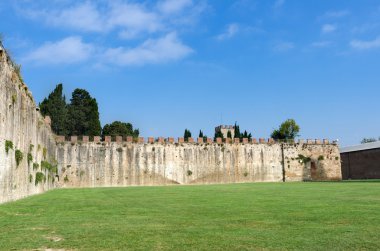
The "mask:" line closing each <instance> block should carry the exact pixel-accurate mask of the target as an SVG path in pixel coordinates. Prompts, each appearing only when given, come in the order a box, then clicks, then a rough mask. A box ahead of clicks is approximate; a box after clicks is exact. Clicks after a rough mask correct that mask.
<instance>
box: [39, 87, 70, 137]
mask: <svg viewBox="0 0 380 251" xmlns="http://www.w3.org/2000/svg"><path fill="white" fill-rule="evenodd" d="M40 110H41V114H42V115H43V116H50V118H51V129H52V130H53V132H55V133H56V134H58V135H67V133H68V131H67V106H66V98H65V96H64V95H63V86H62V84H59V85H57V86H56V87H55V89H54V90H53V92H51V93H50V94H49V96H48V97H47V98H45V99H44V100H43V101H42V103H40Z"/></svg>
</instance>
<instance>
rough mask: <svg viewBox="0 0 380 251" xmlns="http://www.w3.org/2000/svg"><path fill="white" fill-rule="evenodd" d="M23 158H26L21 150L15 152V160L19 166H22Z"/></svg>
mask: <svg viewBox="0 0 380 251" xmlns="http://www.w3.org/2000/svg"><path fill="white" fill-rule="evenodd" d="M23 158H24V154H23V153H22V152H21V151H20V150H18V149H17V150H16V151H15V159H16V164H17V166H19V165H20V163H21V161H22V159H23Z"/></svg>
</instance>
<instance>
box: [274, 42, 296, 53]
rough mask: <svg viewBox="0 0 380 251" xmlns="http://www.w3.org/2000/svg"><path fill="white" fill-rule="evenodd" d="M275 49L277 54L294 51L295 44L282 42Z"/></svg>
mask: <svg viewBox="0 0 380 251" xmlns="http://www.w3.org/2000/svg"><path fill="white" fill-rule="evenodd" d="M273 49H274V50H275V51H277V52H285V51H289V50H292V49H294V43H292V42H280V43H277V44H276V45H275V46H274V47H273Z"/></svg>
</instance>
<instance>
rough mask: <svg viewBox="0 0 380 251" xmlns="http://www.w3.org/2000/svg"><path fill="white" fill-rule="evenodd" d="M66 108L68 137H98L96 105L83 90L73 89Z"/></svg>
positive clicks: (98, 124) (98, 123) (99, 129)
mask: <svg viewBox="0 0 380 251" xmlns="http://www.w3.org/2000/svg"><path fill="white" fill-rule="evenodd" d="M70 101H71V103H70V105H69V106H68V114H69V118H68V125H69V135H88V136H100V135H101V131H102V128H101V126H100V120H99V111H98V103H97V102H96V99H94V98H92V97H91V96H90V94H89V93H88V92H87V91H86V90H83V89H75V90H74V92H73V94H72V98H71V100H70Z"/></svg>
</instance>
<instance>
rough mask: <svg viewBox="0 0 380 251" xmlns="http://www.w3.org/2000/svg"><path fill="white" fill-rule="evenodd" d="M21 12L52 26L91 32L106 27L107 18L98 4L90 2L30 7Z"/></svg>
mask: <svg viewBox="0 0 380 251" xmlns="http://www.w3.org/2000/svg"><path fill="white" fill-rule="evenodd" d="M21 12H22V14H25V15H26V16H27V17H29V18H32V19H43V20H44V22H45V23H46V24H48V25H50V26H56V27H66V28H71V29H75V30H82V31H91V32H101V31H104V30H105V29H106V27H105V26H106V25H105V20H106V19H104V17H102V15H101V13H99V12H98V10H97V8H96V6H95V5H94V4H92V3H90V2H85V3H81V4H78V5H75V6H72V7H68V8H66V9H49V10H47V9H42V10H40V9H29V10H24V11H21Z"/></svg>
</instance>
